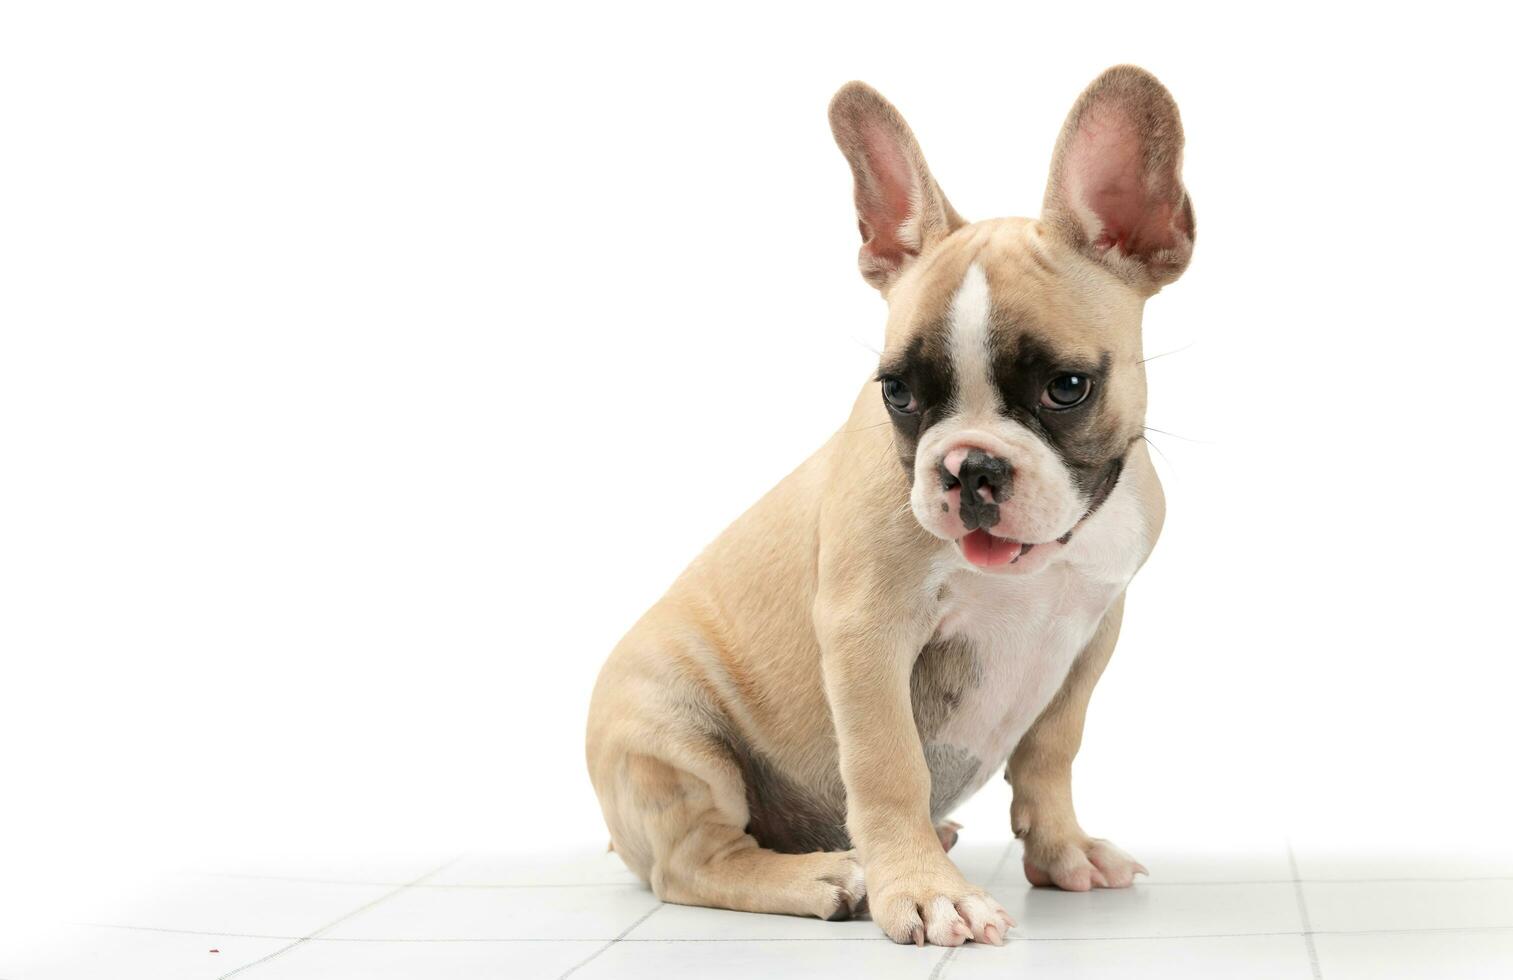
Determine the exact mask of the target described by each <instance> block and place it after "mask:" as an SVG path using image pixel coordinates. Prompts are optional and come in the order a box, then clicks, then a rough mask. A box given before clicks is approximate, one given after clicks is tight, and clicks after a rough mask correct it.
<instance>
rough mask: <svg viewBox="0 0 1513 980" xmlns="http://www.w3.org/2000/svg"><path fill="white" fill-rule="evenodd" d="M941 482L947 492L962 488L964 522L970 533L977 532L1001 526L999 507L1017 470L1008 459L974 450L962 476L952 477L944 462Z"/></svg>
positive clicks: (968, 455)
mask: <svg viewBox="0 0 1513 980" xmlns="http://www.w3.org/2000/svg"><path fill="white" fill-rule="evenodd" d="M940 482H941V486H942V487H944V488H945V489H947V490H950V489H951V488H953V487H955V486H958V485H960V487H961V523H962V525H963V526H965V527H966V529H967V530H968V531H975V530H976V529H978V528H980V527H992V526H993V525H995V524H997V523H998V505H999V504H1000V503H1002V502H1003V501H1004V500H1007V499H1008V496H1009V494H1010V492H1011V491H1012V490H1013V488H1014V468H1013V467H1012V466H1010V465H1009V461H1008V460H1006V459H1000V458H999V457H997V456H989V455H988V454H987V453H985V452H983V451H982V450H981V449H973V450H971V451H970V452H968V453H967V458H966V459H964V460H962V463H961V473H960V474H959V475H952V473H951V471H950V470H948V469H946V464H945V463H944V462H942V463H941V464H940Z"/></svg>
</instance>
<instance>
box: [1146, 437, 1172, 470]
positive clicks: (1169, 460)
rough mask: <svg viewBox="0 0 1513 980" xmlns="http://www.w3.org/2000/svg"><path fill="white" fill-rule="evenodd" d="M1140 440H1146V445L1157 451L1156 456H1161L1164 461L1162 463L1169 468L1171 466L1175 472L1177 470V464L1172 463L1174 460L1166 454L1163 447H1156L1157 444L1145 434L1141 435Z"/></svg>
mask: <svg viewBox="0 0 1513 980" xmlns="http://www.w3.org/2000/svg"><path fill="white" fill-rule="evenodd" d="M1140 438H1141V439H1144V440H1145V444H1146V445H1147V446H1149V447H1151V448H1152V449H1154V450H1155V451H1156V455H1158V456H1160V457H1161V459H1162V461H1163V462H1165V463H1166V465H1167V466H1170V467H1171V468H1172V469H1173V470H1175V469H1176V468H1177V464H1176V463H1173V462H1172V458H1171V457H1170V456H1168V455H1166V453H1165V452H1163V451H1162V449H1161V447H1160V446H1158V445H1156V444H1155V442H1153V441H1152V440H1151V437H1150V436H1148V435H1145V434H1144V433H1142V434H1141V435H1140Z"/></svg>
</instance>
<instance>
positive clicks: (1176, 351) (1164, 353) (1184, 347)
mask: <svg viewBox="0 0 1513 980" xmlns="http://www.w3.org/2000/svg"><path fill="white" fill-rule="evenodd" d="M1197 343H1198V342H1197V341H1196V340H1195V341H1193V342H1192V343H1191V344H1183V345H1182V346H1181V347H1177V348H1174V349H1173V350H1168V351H1162V352H1161V353H1159V354H1152V355H1151V356H1150V357H1142V358H1140V360H1138V361H1136V362H1135V363H1136V364H1144V363H1145V362H1147V361H1154V360H1156V359H1157V358H1161V357H1170V356H1171V355H1173V354H1180V353H1182V352H1183V351H1185V350H1191V349H1192V348H1193V347H1194V346H1196V345H1197Z"/></svg>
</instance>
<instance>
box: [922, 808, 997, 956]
mask: <svg viewBox="0 0 1513 980" xmlns="http://www.w3.org/2000/svg"><path fill="white" fill-rule="evenodd" d="M1015 840H1016V838H1013V837H1011V838H1009V842H1008V843H1007V844H1005V845H1003V853H1002V854H1000V855H998V863H997V864H995V865H993V870H992V871H990V872H988V880H987V881H985V882H983V886H982V887H983V890H984V891H986V890H987V889H990V888H992V887H993V886H994V885H995V884H997V883H998V879H999V878H1000V877H1002V875H1003V867H1004V865H1006V864H1008V863H1009V855H1010V854H1013V853H1014V842H1015ZM1004 939H1005V941H1007V939H1008V937H1007V936H1005V937H1004ZM959 949H961V947H960V946H952V947H951V948H950V949H948V950H946V951H945V953H944V954H943V955H942V956H941V958H940V959H938V960H936V961H935V969H933V970H931V971H930V976H929V978H928V980H942V978H943V977H945V975H946V969H947V968H948V967H950V965H951V962H952V961H953V960H955V959H956V951H957V950H959Z"/></svg>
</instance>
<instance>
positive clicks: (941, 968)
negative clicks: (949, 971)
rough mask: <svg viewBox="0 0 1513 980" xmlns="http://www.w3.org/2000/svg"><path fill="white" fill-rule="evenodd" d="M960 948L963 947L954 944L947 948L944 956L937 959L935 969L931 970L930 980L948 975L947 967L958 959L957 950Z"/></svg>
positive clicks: (937, 979)
mask: <svg viewBox="0 0 1513 980" xmlns="http://www.w3.org/2000/svg"><path fill="white" fill-rule="evenodd" d="M959 949H961V947H960V946H952V947H950V948H949V949H947V950H946V952H945V955H944V956H942V957H941V958H940V959H938V960H936V961H935V969H933V970H931V971H930V976H929V980H940V978H941V977H943V976H945V975H946V967H947V966H949V965H950V963H951V961H952V960H954V959H956V951H957V950H959Z"/></svg>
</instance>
